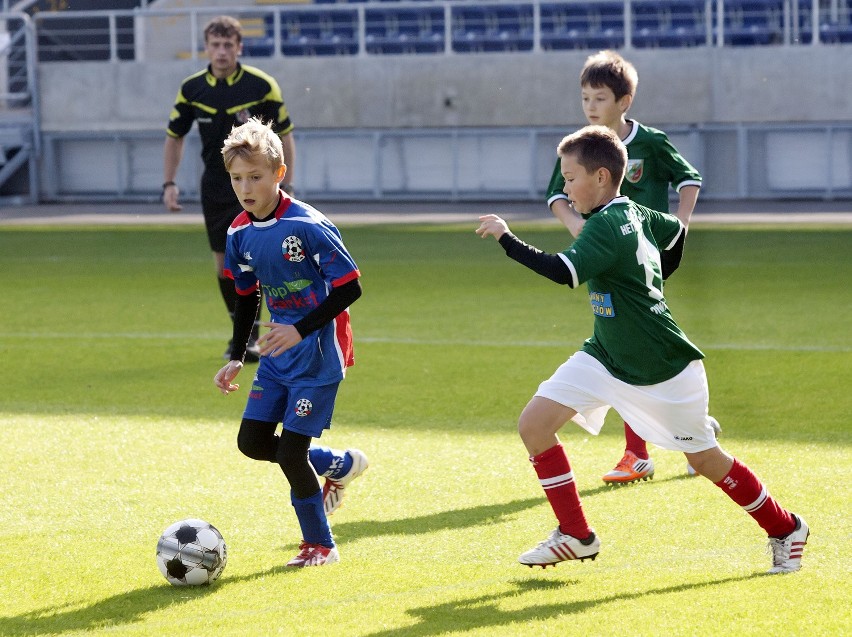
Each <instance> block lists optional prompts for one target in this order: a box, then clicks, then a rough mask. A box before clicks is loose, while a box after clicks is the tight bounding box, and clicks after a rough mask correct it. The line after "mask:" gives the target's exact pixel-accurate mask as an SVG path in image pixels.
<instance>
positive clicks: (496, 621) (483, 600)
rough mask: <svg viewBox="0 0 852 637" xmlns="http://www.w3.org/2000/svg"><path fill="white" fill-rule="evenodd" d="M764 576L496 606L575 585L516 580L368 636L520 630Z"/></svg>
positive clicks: (417, 612)
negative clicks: (488, 628)
mask: <svg viewBox="0 0 852 637" xmlns="http://www.w3.org/2000/svg"><path fill="white" fill-rule="evenodd" d="M764 575H765V574H764V573H754V574H752V575H744V576H742V577H727V578H723V579H716V580H709V581H707V582H699V583H694V584H678V585H676V586H664V587H662V588H652V589H648V590H645V591H641V592H637V593H619V594H617V595H609V596H606V597H601V598H597V599H594V598H590V599H578V600H575V601H570V600H568V599H566V600H563V601H559V602H558V603H554V604H541V603H538V602H537V601H536V599H535V598H533V599H531V601H530V604H529V605H528V606H526V607H525V608H521V609H516V610H502V609H501V608H500V607H499V602H500V601H501V600H503V599H510V598H517V597H518V595H521V594H524V593H528V592H535V591H538V590H545V589H550V590H554V589H558V588H567V587H570V586H572V585H575V584H577V582H576V581H565V580H559V581H554V580H536V579H531V580H521V579H517V580H513V581H512V582H511V584H512V585H513V588H511V589H510V590H507V591H504V592H502V593H494V594H491V595H481V596H479V597H469V598H467V599H461V600H457V601H452V602H447V603H444V604H435V605H434V606H421V607H419V608H412V609H411V610H408V611H406V612H407V614H408V615H410V616H412V617H416V618H417V619H419V620H420V621H419V622H418V623H416V624H414V625H413V626H404V627H400V628H393V629H390V630H381V631H378V632H374V633H370V634H369V635H368V636H367V637H428V636H429V635H440V634H443V633H446V632H447V630H449V628H450V627H451V628H452V630H453V632H464V631H466V630H473V629H475V628H482V627H486V626H491V627H498V626H506V625H509V624H518V625H519V628H518V630H519V632H520V631H521V628H520V626H521V625H523V624H524V623H526V622H530V621H541V620H548V619H555V618H557V617H565V616H569V615H573V614H575V613H582V612H584V611H587V610H590V609H595V608H597V607H601V606H605V605H607V604H611V603H614V602H623V601H627V600H632V599H638V598H642V597H648V596H651V595H669V594H673V593H681V592H683V591H689V590H695V589H701V588H707V587H711V586H720V585H723V584H733V583H735V582H742V581H745V580H749V579H753V578H756V577H763V576H764Z"/></svg>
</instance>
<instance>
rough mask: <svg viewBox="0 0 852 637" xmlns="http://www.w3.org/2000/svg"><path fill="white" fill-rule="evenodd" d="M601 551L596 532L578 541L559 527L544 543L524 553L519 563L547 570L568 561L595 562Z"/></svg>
mask: <svg viewBox="0 0 852 637" xmlns="http://www.w3.org/2000/svg"><path fill="white" fill-rule="evenodd" d="M600 549H601V541H600V540H599V539H598V536H597V535H595V532H594V531H592V534H591V535H589V537H587V538H586V539H585V540H578V539H577V538H575V537H573V536H571V535H567V534H565V533H562V531H560V530H559V527H558V526H557V527H556V529H555V530H554V531H553V533H551V534H550V537H548V538H547V539H546V540H545V541H544V542H539V543H538V545H537V546H536V547H535V548H532V549H530V550H529V551H527V552H526V553H522V554H521V556H520V557H519V558H518V561H519V562H520V563H521V564H523V565H524V566H529V567H530V568H532V567H533V566H540V567H542V568H547V567H548V566H550V565H551V564H552V565H553V566H556V564H558V563H559V562H565V561H566V560H580V561H581V562H582V561H583V560H586V559H591V560H593V561H594V559H595V557H597V555H598V552H599V551H600Z"/></svg>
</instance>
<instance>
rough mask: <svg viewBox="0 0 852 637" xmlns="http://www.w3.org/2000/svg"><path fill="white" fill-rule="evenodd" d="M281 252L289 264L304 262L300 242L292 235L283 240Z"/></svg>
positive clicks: (303, 253)
mask: <svg viewBox="0 0 852 637" xmlns="http://www.w3.org/2000/svg"><path fill="white" fill-rule="evenodd" d="M281 252H283V254H284V258H285V259H287V260H288V261H289V262H290V263H299V262H301V261H304V260H305V251H304V250H303V249H302V240H301V239H300V238H299V237H297V236H296V235H294V234H291V235H290V236H289V237H287V238H286V239H284V243H282V244H281Z"/></svg>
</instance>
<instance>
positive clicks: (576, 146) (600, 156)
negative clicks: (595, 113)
mask: <svg viewBox="0 0 852 637" xmlns="http://www.w3.org/2000/svg"><path fill="white" fill-rule="evenodd" d="M556 152H557V153H558V154H559V156H560V157H564V156H566V155H574V156H575V157H576V158H577V163H578V164H580V165H581V166H582V167H583V168H585V169H586V172H593V171H595V170H597V169H598V168H606V169H607V170H608V171H609V174H610V175H612V180H613V182H615V184H616V185H620V184H621V180H622V179H624V170H625V168H626V167H627V147H626V146H625V145H624V143H623V142H622V141H621V140H620V139H619V138H618V135H616V134H615V132H614V131H613V130H612V129H610V128H607V127H606V126H586V127H585V128H581V129H580V130H578V131H577V132H576V133H572V134H571V135H568V136H567V137H564V138H563V139H562V141H561V142H559V146H557V147H556Z"/></svg>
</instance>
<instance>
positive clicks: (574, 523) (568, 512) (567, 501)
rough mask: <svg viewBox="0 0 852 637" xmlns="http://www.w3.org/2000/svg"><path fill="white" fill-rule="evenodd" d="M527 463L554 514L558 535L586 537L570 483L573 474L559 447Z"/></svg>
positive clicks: (577, 497)
mask: <svg viewBox="0 0 852 637" xmlns="http://www.w3.org/2000/svg"><path fill="white" fill-rule="evenodd" d="M530 462H532V464H533V467H534V468H535V472H536V474H537V475H538V481H539V482H540V483H541V487H542V488H543V489H544V494H545V495H546V496H547V500H548V501H549V502H550V506H551V508H553V512H554V513H555V514H556V519H557V520H559V528H560V530H561V531H562V533H567V534H568V535H571V536H573V537H576V538H579V539H581V540H582V539H585V538H587V537H589V533H591V532H592V530H591V529H590V528H589V525H588V523H587V522H586V516H585V515H583V505H582V504H581V503H580V494H579V493H578V492H577V483H576V482H574V474H573V473H572V472H571V465H570V464H568V456H567V455H566V454H565V449H563V448H562V445H561V444H557V445H556V446H554V447H551V448H550V449H548V450H547V451H545V452H543V453H540V454H539V455H537V456H533V457H531V458H530Z"/></svg>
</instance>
